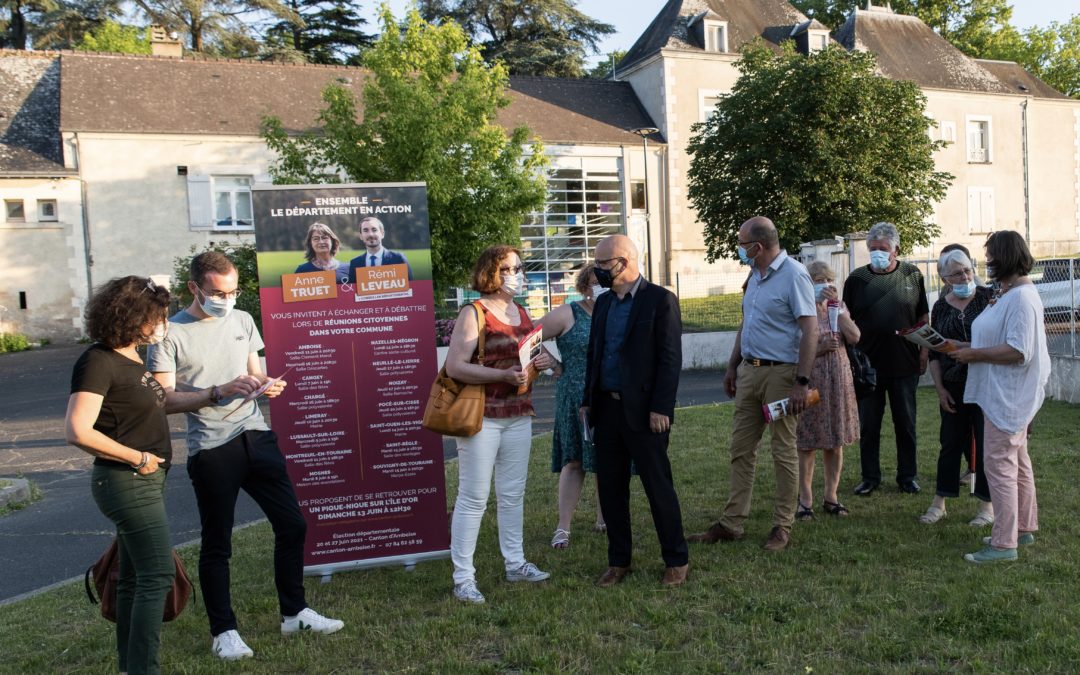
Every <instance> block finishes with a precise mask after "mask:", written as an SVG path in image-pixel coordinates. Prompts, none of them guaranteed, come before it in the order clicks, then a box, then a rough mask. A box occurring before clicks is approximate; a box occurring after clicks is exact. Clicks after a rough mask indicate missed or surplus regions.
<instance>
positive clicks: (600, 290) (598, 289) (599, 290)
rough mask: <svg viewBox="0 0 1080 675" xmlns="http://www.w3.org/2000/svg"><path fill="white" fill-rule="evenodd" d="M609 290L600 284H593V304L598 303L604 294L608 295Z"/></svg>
mask: <svg viewBox="0 0 1080 675" xmlns="http://www.w3.org/2000/svg"><path fill="white" fill-rule="evenodd" d="M609 290H610V289H608V288H604V287H603V286H601V285H600V284H593V285H592V299H593V302H596V300H598V299H599V298H600V296H601V295H603V294H604V293H607V292H608V291H609Z"/></svg>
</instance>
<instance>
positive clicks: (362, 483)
mask: <svg viewBox="0 0 1080 675" xmlns="http://www.w3.org/2000/svg"><path fill="white" fill-rule="evenodd" d="M376 188H377V189H376ZM324 194H332V195H335V197H334V202H335V203H337V204H341V203H342V202H345V203H348V201H347V200H346V199H345V197H344V196H351V197H352V198H353V199H354V200H355V201H356V202H357V204H356V205H358V206H360V205H362V204H369V205H370V204H372V203H376V204H383V205H386V204H393V205H396V206H399V207H400V205H403V204H408V205H410V206H411V207H412V209H413V213H414V214H415V212H416V211H417V210H421V209H422V210H423V214H422V216H423V220H424V222H423V225H424V231H423V238H422V239H417V240H416V241H410V242H409V244H412V245H407V246H400V247H399V248H402V249H407V251H406V252H405V253H403V254H402V256H406V255H407V256H409V258H408V262H407V263H400V264H393V263H390V262H387V264H385V266H377V267H376V266H371V267H363V266H360V267H356V268H355V269H352V270H351V274H350V275H349V276H350V277H351V278H349V279H345V278H343V277H344V274H345V273H344V272H339V275H338V276H335V274H334V273H332V272H327V271H312V272H306V271H303V270H304V269H306V268H304V267H303V265H297V264H296V263H297V262H302V261H303V258H302V257H301V258H300V260H299V261H297V260H296V256H301V255H302V254H301V253H296V254H295V256H290V257H289V264H288V265H286V266H285V267H282V266H281V264H280V263H279V264H277V265H276V266H275V261H280V260H281V259H282V252H281V251H266V252H264V251H263V249H262V247H261V246H260V248H259V256H260V258H259V268H260V281H261V286H262V288H261V291H260V298H261V301H262V316H263V322H264V333H265V336H266V344H267V354H266V356H267V369H268V371H269V374H270V375H272V376H277V375H281V374H283V373H284V379H285V380H287V381H288V383H289V385H288V387H287V388H286V389H285V392H284V394H283V395H282V396H279V397H278V398H276V399H273V400H272V401H271V421H272V423H273V427H274V430H275V431H276V432H277V434H278V436H279V442H280V445H281V447H282V451H283V452H284V453H285V456H286V461H287V463H288V468H289V475H290V477H291V478H292V480H293V483H294V485H295V487H296V492H297V497H298V499H299V501H300V504H301V508H302V510H303V512H304V514H305V518H306V519H307V522H308V541H307V547H306V557H305V564H306V565H307V566H309V567H312V566H323V565H338V564H342V563H351V562H355V561H362V560H368V559H383V558H393V557H396V556H405V557H407V556H409V555H412V554H417V553H428V552H434V551H443V550H445V549H446V548H447V544H448V542H447V533H446V516H445V514H446V498H445V488H444V481H443V475H444V474H443V459H442V439H441V437H439V436H438V435H436V434H433V433H431V432H429V431H427V430H425V429H423V428H422V427H421V426H420V420H421V418H422V416H423V409H424V404H425V403H426V401H427V395H428V390H429V388H430V386H431V382H432V380H433V379H434V377H435V371H436V369H437V368H436V360H435V345H434V310H433V302H432V300H433V296H432V293H433V291H432V284H431V280H430V272H427V276H428V278H410V276H412V273H413V272H414V271H417V272H419V269H417V268H424V269H425V270H429V269H430V263H427V266H426V267H425V266H424V264H423V263H421V261H420V260H418V258H421V257H422V255H421V254H418V253H417V252H416V251H417V250H422V251H423V252H424V254H427V255H430V254H429V253H428V252H427V249H428V248H429V246H428V240H427V231H426V225H427V223H426V197H425V193H424V191H423V188H422V186H420V187H416V186H411V187H398V188H393V187H390V186H371V187H344V188H338V187H327V188H310V187H309V188H304V189H302V190H301V189H287V188H286V189H280V190H277V189H275V190H273V191H269V190H260V191H257V192H256V193H255V197H256V201H257V202H261V203H264V207H263V208H264V210H266V211H267V212H270V211H271V210H272V209H273V208H280V209H281V210H283V211H284V210H285V208H291V209H292V210H293V211H295V210H296V209H297V208H302V206H300V207H289V206H288V205H290V204H299V205H303V204H309V203H316V204H317V203H318V201H317V198H318V197H319V196H320V195H324ZM270 197H272V199H270ZM361 200H363V201H361ZM283 203H284V204H285V206H279V205H281V204H283ZM256 209H257V212H258V210H259V207H258V206H257V207H256ZM335 215H337V217H333V218H331V217H328V216H327V215H322V216H321V217H320V216H316V217H299V218H298V217H295V216H293V217H289V218H282V220H288V221H291V222H292V223H293V224H292V227H291V228H290V229H291V230H292V232H293V236H292V238H291V239H290V238H289V237H281V238H280V239H281V240H282V241H286V242H290V246H289V247H290V249H298V248H300V246H301V244H305V245H306V243H305V239H308V240H310V233H311V232H313V231H315V230H317V229H319V228H318V227H313V226H312V223H315V222H318V223H319V224H324V225H325V227H327V228H328V229H329V230H330V231H331V232H333V234H334V236H335V237H337V238H339V239H340V241H341V244H340V246H341V248H342V249H344V247H345V246H346V245H349V244H353V246H352V248H354V249H356V248H359V250H360V251H361V252H363V250H364V249H363V248H361V247H359V246H358V245H357V244H354V243H353V242H349V241H348V239H349V238H355V236H354V235H353V234H352V232H353V231H355V230H356V229H357V226H358V224H359V222H360V221H361V220H362V219H363V218H364V217H365V216H364V215H363V211H359V213H358V214H357V215H356V216H351V214H348V215H349V216H350V217H347V218H342V217H340V216H341V214H335ZM256 218H258V216H256ZM400 218H401V216H400V215H399V216H397V219H398V220H395V219H393V218H391V217H386V218H380V220H381V221H382V224H383V226H384V227H385V229H386V230H387V234H389V232H390V228H391V227H393V226H394V225H395V224H398V225H400ZM400 226H402V227H404V226H403V225H400ZM399 240H400V237H399ZM298 241H299V242H300V244H298V243H297V242H298ZM387 248H389V247H387ZM264 257H265V262H264ZM358 258H359V256H357V259H358ZM384 259H387V260H389V256H388V255H384ZM343 262H344V263H345V264H348V261H343ZM418 263H421V264H418ZM410 265H411V266H410ZM293 266H295V267H296V269H297V271H296V272H293ZM417 276H420V274H417ZM277 280H280V282H279V285H271V284H273V283H274V282H275V281H277Z"/></svg>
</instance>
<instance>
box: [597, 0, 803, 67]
mask: <svg viewBox="0 0 1080 675" xmlns="http://www.w3.org/2000/svg"><path fill="white" fill-rule="evenodd" d="M702 13H709V14H710V15H716V16H717V17H718V18H719V19H721V20H724V21H727V24H728V52H734V53H737V52H739V50H741V49H742V48H743V46H745V45H746V44H747V43H749V42H752V41H753V40H754V39H756V38H759V37H760V38H763V39H764V40H765V42H766V44H767V45H769V46H771V47H773V48H774V49H779V48H780V43H781V42H783V41H784V40H785V39H787V38H788V36H789V35H790V34H791V29H792V28H793V27H794V26H796V25H798V24H801V23H803V22H804V21H807V18H806V16H805V15H803V14H802V13H801V12H800V11H799V10H797V9H795V8H794V7H793V6H792V5H790V4H789V3H788V2H786V1H785V0H668V3H667V4H666V5H664V7H663V8H661V10H660V12H659V13H658V14H657V15H656V18H655V19H653V21H652V23H651V24H649V27H648V28H646V29H645V31H644V32H643V33H642V34H641V37H639V38H638V40H637V42H635V43H634V45H633V46H632V47H630V50H629V51H628V52H627V53H626V56H624V57H623V60H622V61H621V62H619V66H618V67H619V68H625V67H628V66H630V65H632V64H634V63H637V62H638V61H641V60H643V59H646V58H648V57H650V56H652V55H653V54H655V53H657V52H659V51H660V50H661V49H675V50H678V49H686V50H694V51H701V47H700V46H698V45H696V44H694V41H693V40H691V39H690V36H689V34H688V31H687V25H688V23H689V22H690V20H691V19H692V18H694V17H695V16H697V15H699V14H702Z"/></svg>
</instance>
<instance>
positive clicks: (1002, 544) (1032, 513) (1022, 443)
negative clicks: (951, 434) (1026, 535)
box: [983, 419, 1039, 549]
mask: <svg viewBox="0 0 1080 675" xmlns="http://www.w3.org/2000/svg"><path fill="white" fill-rule="evenodd" d="M983 443H984V447H985V450H984V453H983V469H984V471H985V472H986V483H987V485H988V486H989V487H990V500H991V501H992V502H993V504H994V529H993V531H992V532H991V536H990V545H991V546H993V547H994V548H999V549H1000V548H1016V538H1017V532H1018V531H1019V532H1034V531H1036V530H1038V529H1039V507H1038V505H1037V504H1036V503H1035V475H1034V474H1033V473H1032V472H1031V457H1029V456H1028V448H1027V429H1023V430H1021V431H1020V432H1019V433H1015V434H1010V433H1007V432H1005V431H1002V430H1001V429H998V428H997V427H996V426H994V425H993V424H992V423H991V422H990V420H989V419H986V420H985V423H984V427H983Z"/></svg>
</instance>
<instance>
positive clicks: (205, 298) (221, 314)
mask: <svg viewBox="0 0 1080 675" xmlns="http://www.w3.org/2000/svg"><path fill="white" fill-rule="evenodd" d="M199 295H201V296H202V298H201V299H200V300H199V307H202V311H204V312H206V313H207V314H209V315H210V316H212V317H214V318H215V319H224V318H225V317H227V316H228V315H229V312H231V311H232V310H233V307H236V298H228V299H226V300H218V299H216V298H211V297H210V296H209V295H206V294H205V293H203V292H202V290H201V289H200V290H199Z"/></svg>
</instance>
